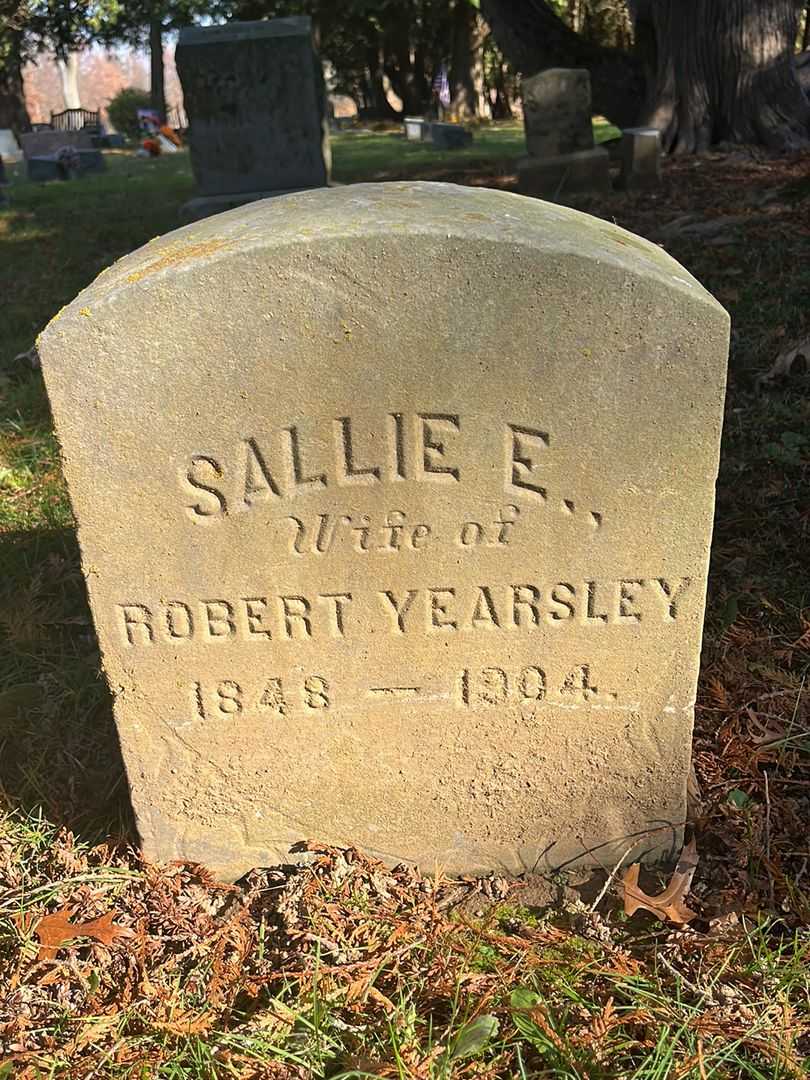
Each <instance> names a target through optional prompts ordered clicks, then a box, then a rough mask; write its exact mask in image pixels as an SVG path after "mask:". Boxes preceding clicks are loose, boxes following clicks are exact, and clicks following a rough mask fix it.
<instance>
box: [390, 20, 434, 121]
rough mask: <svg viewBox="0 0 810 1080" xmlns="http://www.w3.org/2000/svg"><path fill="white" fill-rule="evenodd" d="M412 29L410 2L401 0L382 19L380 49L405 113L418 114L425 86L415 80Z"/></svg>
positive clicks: (423, 101) (423, 102)
mask: <svg viewBox="0 0 810 1080" xmlns="http://www.w3.org/2000/svg"><path fill="white" fill-rule="evenodd" d="M414 29H415V27H414V18H413V10H412V4H411V3H408V2H405V0H402V2H401V3H399V4H397V6H396V7H395V8H394V9H393V12H392V15H391V17H390V19H388V20H387V22H386V25H385V41H384V51H385V73H386V75H387V76H388V78H389V79H390V81H391V87H392V89H393V91H394V93H395V94H396V95H397V97H398V98H399V99H400V100H401V101H402V111H403V114H404V115H405V116H413V115H418V114H419V113H421V112H422V111H423V110H424V107H425V86H424V84H420V83H419V80H418V78H417V71H416V69H415V67H414V61H415V59H416V57H415V50H414V49H413V47H412V44H413V43H412V34H413V31H414Z"/></svg>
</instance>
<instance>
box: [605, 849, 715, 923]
mask: <svg viewBox="0 0 810 1080" xmlns="http://www.w3.org/2000/svg"><path fill="white" fill-rule="evenodd" d="M697 864H698V853H697V845H696V844H695V841H694V839H692V840H690V842H689V843H688V844H687V845H686V847H685V848H684V849H683V851H681V857H680V859H679V860H678V865H677V866H676V867H675V870H674V872H673V874H672V877H671V878H670V881H669V885H667V887H666V888H665V889H664V891H663V892H660V893H658V895H657V896H648V895H647V893H645V892H644V890H643V889H642V888H641V887H640V886H639V883H638V872H639V868H640V864H639V863H633V865H632V866H628V868H627V870H626V871H625V875H624V881H623V883H624V911H625V914H626V915H634V914H635V913H636V912H637V911H638V909H639V908H643V909H644V910H645V911H650V912H652V914H653V915H655V916H657V917H658V918H659V919H661V921H662V922H666V921H667V919H669V920H670V922H674V923H678V924H679V925H683V924H684V923H688V922H690V921H691V920H692V919H694V918H696V917H697V913H696V912H694V911H692V910H691V909H690V908H688V907H687V906H686V904H685V903H684V900H685V899H686V894H687V893H688V892H689V886H690V885H691V884H692V878H693V877H694V876H695V870H696V869H697Z"/></svg>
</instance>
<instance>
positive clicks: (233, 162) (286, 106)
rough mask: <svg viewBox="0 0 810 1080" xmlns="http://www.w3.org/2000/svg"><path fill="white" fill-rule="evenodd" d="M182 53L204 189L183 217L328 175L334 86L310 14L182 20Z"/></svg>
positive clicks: (194, 155) (315, 183)
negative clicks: (327, 80)
mask: <svg viewBox="0 0 810 1080" xmlns="http://www.w3.org/2000/svg"><path fill="white" fill-rule="evenodd" d="M176 62H177V71H178V74H179V76H180V80H181V82H182V84H183V95H184V104H185V108H186V112H187V113H188V117H189V132H188V140H189V146H190V150H191V165H192V168H193V170H194V177H195V180H196V182H197V189H198V197H197V198H195V199H192V200H191V201H190V202H189V203H187V204H186V206H185V207H183V209H182V210H181V216H182V217H183V218H184V220H189V221H190V220H196V219H197V218H200V217H206V216H208V215H209V214H216V213H219V212H220V211H221V210H227V209H229V208H231V207H234V206H239V205H241V204H243V203H246V202H252V201H254V200H256V199H265V198H267V197H268V196H271V195H278V194H282V193H284V192H289V191H293V190H298V189H301V188H314V187H322V186H323V185H325V184H327V183H328V182H329V173H330V168H331V156H330V151H329V125H328V117H327V108H326V90H325V86H324V80H323V71H322V69H321V64H320V61H319V59H318V57H317V55H316V53H315V51H314V49H313V47H312V24H311V20H310V19H309V18H308V17H305V16H294V17H290V18H282V19H270V20H268V21H259V22H231V23H226V24H225V25H223V26H190V27H184V28H183V29H182V30H181V31H180V37H179V40H178V44H177V51H176Z"/></svg>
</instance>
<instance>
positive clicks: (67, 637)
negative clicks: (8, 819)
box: [0, 528, 135, 841]
mask: <svg viewBox="0 0 810 1080" xmlns="http://www.w3.org/2000/svg"><path fill="white" fill-rule="evenodd" d="M0 797H1V798H2V801H3V802H4V803H5V806H6V808H8V809H11V808H17V809H20V810H23V811H25V812H29V813H30V812H35V811H36V810H37V809H38V808H40V807H42V808H43V810H44V812H45V813H46V814H47V816H48V818H49V819H50V820H51V821H53V822H54V823H57V824H60V825H64V826H65V827H66V828H69V829H71V830H72V831H74V832H76V833H80V834H81V835H82V838H83V839H84V840H89V841H93V840H95V839H100V838H101V837H103V836H107V835H110V834H113V835H118V836H122V837H127V838H132V839H134V838H135V829H134V823H133V818H132V810H131V806H130V802H129V793H128V790H127V784H126V778H125V775H124V766H123V762H122V759H121V751H120V748H119V745H118V738H117V735H116V731H115V725H114V723H113V719H112V701H111V698H110V694H109V691H108V689H107V686H106V683H105V682H104V678H103V676H102V675H101V672H100V663H99V653H98V646H97V643H96V637H95V633H94V631H93V625H92V621H91V618H90V610H89V607H88V603H87V595H86V591H85V586H84V579H83V577H82V574H81V570H80V564H79V549H78V544H77V542H76V536H75V533H74V532H73V530H72V529H68V528H63V529H44V530H34V531H30V532H8V533H4V534H2V536H0Z"/></svg>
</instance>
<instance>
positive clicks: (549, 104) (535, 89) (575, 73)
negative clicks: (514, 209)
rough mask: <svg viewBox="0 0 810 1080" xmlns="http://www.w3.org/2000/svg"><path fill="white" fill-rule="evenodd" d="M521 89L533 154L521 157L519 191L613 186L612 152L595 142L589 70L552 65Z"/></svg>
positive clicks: (535, 192)
mask: <svg viewBox="0 0 810 1080" xmlns="http://www.w3.org/2000/svg"><path fill="white" fill-rule="evenodd" d="M522 94H523V123H524V127H525V130H526V148H527V150H528V151H529V156H528V157H526V158H522V159H521V160H520V161H519V162H518V184H519V187H520V190H521V191H522V192H523V193H524V194H526V195H541V196H545V197H552V198H556V197H557V196H559V195H563V194H571V193H574V192H580V191H609V190H610V168H609V164H610V159H609V155H608V153H607V151H606V150H604V149H603V148H602V147H597V146H594V142H593V127H592V124H591V77H590V74H589V73H588V72H587V71H586V70H585V69H579V68H574V69H568V68H550V69H548V70H547V71H541V72H540V73H539V74H537V75H533V76H532V77H531V78H528V79H524V80H523V84H522Z"/></svg>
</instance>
